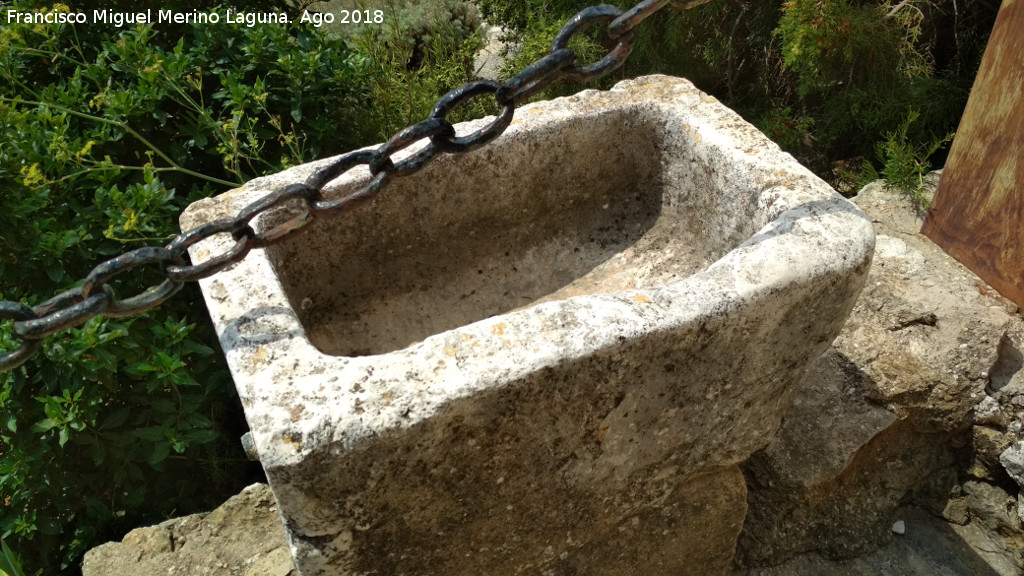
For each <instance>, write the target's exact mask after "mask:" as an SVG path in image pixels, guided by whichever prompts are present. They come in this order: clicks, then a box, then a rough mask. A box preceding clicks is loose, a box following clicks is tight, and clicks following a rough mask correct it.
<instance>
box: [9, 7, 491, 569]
mask: <svg viewBox="0 0 1024 576" xmlns="http://www.w3.org/2000/svg"><path fill="white" fill-rule="evenodd" d="M185 4H186V3H184V2H179V1H177V0H175V1H173V2H171V3H170V4H169V5H161V6H160V7H161V8H164V9H166V8H171V9H187V10H191V9H200V10H209V9H215V8H216V6H213V5H200V6H196V5H195V4H192V3H189V4H188V5H187V6H186V5H185ZM276 4H277V3H275V2H268V1H262V2H258V3H257V4H255V5H253V6H252V7H251V8H250V9H253V8H256V7H257V6H263V8H262V9H265V10H272V9H274V8H275V6H276ZM460 5H461V3H460ZM131 6H134V5H131ZM445 6H449V7H450V8H452V10H454V4H453V3H451V2H447V3H446V4H445ZM128 7H129V4H128V3H127V2H126V1H125V2H124V6H122V7H121V8H122V9H128ZM75 8H76V9H78V10H83V9H88V8H89V7H87V6H76V7H75ZM102 8H111V9H117V6H110V5H105V6H102ZM12 9H22V10H29V9H39V10H58V11H67V10H68V8H67V7H66V6H62V5H59V4H58V5H53V6H52V7H47V6H46V5H39V4H27V3H26V4H21V5H18V6H16V7H12ZM460 9H464V7H463V8H460ZM394 14H399V15H400V14H401V11H400V10H399V11H396V12H394ZM453 19H454V20H457V19H458V18H456V17H453V16H451V15H449V17H447V20H448V21H452V20H453ZM294 20H297V19H295V18H293V21H294ZM405 36H406V31H405V30H404V29H403V28H401V25H397V24H396V25H395V26H394V30H393V38H399V37H405ZM464 36H465V37H464V38H463V37H461V36H459V35H458V34H456V33H454V32H452V31H451V30H448V31H444V30H442V33H441V34H435V35H434V37H432V38H431V40H430V42H428V43H427V44H426V46H428V48H429V49H428V50H427V51H425V52H424V55H423V56H422V57H421V62H420V63H419V64H418V65H416V64H414V63H412V62H411V61H410V59H411V54H412V52H411V50H412V49H411V48H410V46H409V45H408V43H404V42H400V41H398V40H393V39H387V38H386V39H385V40H384V41H383V42H376V43H368V45H367V46H369V45H371V44H372V46H373V50H370V51H364V52H363V53H360V52H358V51H357V50H356V49H354V48H353V47H352V46H351V45H350V44H349V43H348V42H346V41H345V40H344V39H343V38H340V37H337V36H336V35H332V34H328V33H326V31H325V30H322V29H317V28H315V27H312V26H307V25H301V24H298V23H293V24H290V25H287V26H283V25H282V26H277V25H267V26H255V27H252V28H248V27H244V26H242V27H235V26H229V25H223V24H222V25H175V26H165V25H159V26H156V27H154V26H142V27H134V28H123V29H117V28H114V27H112V26H111V27H107V26H103V25H90V26H87V27H80V28H73V27H71V26H66V25H46V26H42V25H24V24H22V25H18V24H12V25H9V26H7V27H5V28H3V29H2V30H0V230H3V235H2V237H0V276H2V278H3V283H2V287H0V298H2V299H6V300H16V301H21V302H23V303H25V304H27V305H30V306H31V305H36V304H39V303H40V302H42V301H43V300H45V299H47V298H48V297H50V296H52V295H53V294H55V293H56V292H59V291H61V290H64V289H67V288H70V287H73V286H74V285H75V284H76V282H78V281H79V279H81V278H83V277H84V276H85V275H86V274H87V273H88V272H89V270H90V269H91V267H92V266H94V265H96V264H98V263H99V262H100V261H102V260H104V259H106V258H108V257H111V256H113V255H116V254H119V253H121V252H124V251H126V250H129V249H132V248H135V247H139V246H143V245H160V244H165V243H166V242H167V241H168V240H169V238H171V237H172V236H173V234H174V233H176V232H177V226H176V220H177V215H178V214H179V213H180V211H181V210H182V209H183V208H184V207H185V206H186V205H187V204H188V203H190V202H191V201H193V200H195V199H197V198H200V197H203V196H207V195H210V194H213V193H217V192H219V191H221V190H223V189H225V188H227V187H234V186H237V185H239V184H240V183H241V182H244V181H245V180H248V179H249V178H252V177H253V176H257V175H261V174H265V173H268V172H274V171H277V170H280V169H282V168H285V167H287V166H290V165H293V164H297V163H300V162H304V161H308V160H311V159H313V158H316V157H323V156H327V155H331V154H337V153H341V152H344V151H346V150H349V149H352V148H356V147H359V146H363V145H366V144H369V143H372V142H375V141H379V140H381V139H383V138H386V137H388V136H390V135H391V132H393V131H394V130H396V129H397V128H398V127H400V126H399V125H400V124H401V125H404V122H405V120H406V119H407V118H409V117H413V116H415V119H416V120H419V119H422V117H423V116H425V115H426V111H429V107H430V106H429V105H427V104H425V103H426V102H428V101H429V102H431V104H432V102H433V100H434V99H436V98H437V97H438V96H439V95H440V94H441V93H443V92H444V91H446V90H447V89H449V88H451V87H453V86H454V85H456V84H459V83H462V82H464V81H465V80H466V78H467V74H468V72H466V71H467V70H468V67H467V65H466V62H467V61H471V54H472V52H473V51H475V46H476V45H475V44H473V42H479V37H478V36H476V35H475V33H472V34H471V33H469V32H466V33H465V34H464ZM456 38H460V39H459V40H458V41H457V42H456V41H454V40H452V41H448V40H445V39H456ZM467 58H468V59H469V60H467ZM407 94H415V105H409V106H406V108H408V110H405V109H403V110H402V111H401V113H396V112H395V110H396V109H397V108H399V107H398V106H392V101H391V100H389V98H394V97H395V95H399V98H405V95H407ZM424 108H425V110H424ZM467 108H472V106H468V107H467ZM480 112H482V110H460V111H459V113H460V114H461V115H462V116H466V115H468V114H470V113H480ZM159 280H160V275H159V273H158V272H157V271H156V270H148V271H142V272H139V273H131V274H125V275H123V276H119V277H117V278H116V279H115V280H114V282H113V283H112V284H113V286H114V289H115V290H116V292H117V293H118V294H119V295H121V296H122V297H124V296H129V295H133V294H137V293H139V292H140V291H142V290H143V289H145V288H146V287H148V286H151V285H153V284H154V283H156V282H158V281H159ZM203 309H204V307H203V305H202V304H201V299H200V295H199V292H198V290H197V289H196V287H195V286H187V287H186V288H185V289H184V290H183V292H182V293H180V294H179V295H178V296H176V297H175V298H173V299H172V300H170V301H169V302H168V303H166V304H164V305H163V306H161V307H160V308H158V309H155V310H153V311H151V312H148V313H146V314H142V315H139V316H136V317H133V318H130V319H105V318H96V319H93V320H91V321H89V322H88V323H86V324H85V325H83V326H81V327H79V328H76V329H72V330H69V331H67V332H64V333H61V334H58V335H55V336H53V337H51V338H48V339H47V340H46V341H45V342H44V344H43V347H42V349H41V351H40V352H39V353H38V354H37V355H36V357H34V358H32V359H31V360H30V361H29V362H28V363H26V364H25V365H24V366H23V367H21V368H19V369H16V370H14V371H11V372H7V373H0V490H2V492H0V494H2V495H3V502H4V507H3V508H2V509H0V535H2V537H3V538H4V539H6V540H9V541H10V542H11V543H12V544H13V545H14V547H15V548H16V549H18V550H19V551H20V552H21V553H22V554H24V559H25V564H26V566H28V567H32V568H33V569H36V568H41V569H43V570H45V573H47V574H59V573H60V574H63V573H72V572H74V571H75V570H76V564H77V562H78V561H79V559H80V557H81V555H82V553H83V552H84V551H85V550H86V549H88V548H89V547H91V546H93V545H95V544H97V543H99V542H102V541H103V540H106V539H113V538H119V537H120V535H121V534H123V533H124V532H125V531H127V530H128V529H130V528H132V527H135V526H138V525H140V524H143V523H150V522H154V521H159V520H160V519H162V518H165V517H167V516H169V515H172V514H183V513H188V512H191V511H197V510H202V509H209V508H212V507H213V506H215V505H217V504H219V503H220V501H222V500H223V499H224V498H225V497H226V496H227V495H228V494H231V493H233V492H235V491H237V490H238V489H239V488H240V487H241V486H242V485H244V484H245V483H248V482H250V481H252V480H253V479H254V475H258V474H259V470H258V467H256V466H255V465H253V464H251V463H248V462H247V461H246V460H245V458H244V455H243V454H242V452H241V450H239V446H238V440H237V438H238V436H239V435H240V434H241V433H242V432H243V431H244V429H245V424H244V421H243V419H242V416H241V414H242V412H241V407H240V406H239V404H238V400H237V397H236V396H235V393H234V389H233V386H232V385H231V381H230V376H229V374H228V372H227V370H226V367H225V365H224V362H223V359H222V358H221V356H220V354H219V353H215V351H214V349H215V348H216V344H215V337H214V334H213V331H212V330H211V327H210V325H209V321H208V320H207V318H206V315H205V313H204V312H203ZM15 345H16V341H15V339H14V337H13V336H12V330H11V323H10V322H3V323H2V324H0V351H6V350H10V349H11V348H12V347H13V346H15Z"/></svg>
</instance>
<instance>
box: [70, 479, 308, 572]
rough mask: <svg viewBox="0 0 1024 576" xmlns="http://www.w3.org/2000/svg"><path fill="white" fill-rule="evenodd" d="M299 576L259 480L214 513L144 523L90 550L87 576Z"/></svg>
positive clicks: (269, 497)
mask: <svg viewBox="0 0 1024 576" xmlns="http://www.w3.org/2000/svg"><path fill="white" fill-rule="evenodd" d="M134 574H138V575H140V576H149V575H163V574H174V575H176V576H193V575H194V576H200V575H202V576H298V573H297V572H296V571H295V569H294V566H293V564H292V558H291V552H290V551H289V549H288V542H287V539H286V538H285V534H284V527H283V526H282V525H281V519H280V517H279V516H278V514H277V507H276V505H275V502H274V495H273V494H272V493H271V492H270V488H269V487H268V486H266V485H265V484H254V485H252V486H249V487H248V488H246V489H245V490H243V491H242V492H241V493H240V494H238V495H236V496H233V497H232V498H231V499H229V500H228V501H227V502H225V503H224V504H222V505H221V506H220V507H219V508H217V509H216V510H214V511H213V512H210V513H209V514H194V515H192V516H186V517H184V518H177V519H173V520H168V521H166V522H163V523H161V524H159V525H157V526H150V527H147V528H139V529H136V530H133V531H131V532H129V533H128V535H126V536H125V537H124V539H122V541H121V542H111V543H108V544H104V545H102V546H99V547H97V548H94V549H92V550H90V551H89V552H87V553H86V555H85V561H84V563H83V564H82V576H126V575H134Z"/></svg>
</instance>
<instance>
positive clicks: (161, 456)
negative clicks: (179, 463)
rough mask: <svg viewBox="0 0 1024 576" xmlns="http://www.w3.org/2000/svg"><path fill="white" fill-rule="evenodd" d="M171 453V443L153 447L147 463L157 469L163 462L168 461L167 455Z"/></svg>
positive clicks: (162, 443)
mask: <svg viewBox="0 0 1024 576" xmlns="http://www.w3.org/2000/svg"><path fill="white" fill-rule="evenodd" d="M170 453H171V445H170V443H168V442H161V443H158V444H156V445H154V446H153V451H152V452H150V453H149V457H147V458H146V461H147V462H149V465H150V466H152V467H154V468H157V467H158V466H159V464H160V463H161V462H163V461H164V460H166V459H167V455H168V454H170ZM157 469H159V468H157Z"/></svg>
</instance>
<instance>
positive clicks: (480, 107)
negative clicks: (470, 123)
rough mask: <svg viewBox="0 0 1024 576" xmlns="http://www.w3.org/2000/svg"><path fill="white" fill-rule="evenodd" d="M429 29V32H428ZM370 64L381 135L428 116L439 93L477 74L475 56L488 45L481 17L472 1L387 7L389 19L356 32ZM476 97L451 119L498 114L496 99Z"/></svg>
mask: <svg viewBox="0 0 1024 576" xmlns="http://www.w3.org/2000/svg"><path fill="white" fill-rule="evenodd" d="M427 31H429V33H426V32H427ZM351 42H352V44H353V46H355V48H356V50H357V51H358V52H359V54H361V55H362V56H363V57H364V58H366V62H367V64H368V66H369V69H368V71H367V73H366V78H367V82H368V93H367V97H368V99H369V101H370V102H372V106H371V107H369V109H368V110H367V112H369V119H370V121H371V123H372V124H373V125H374V126H375V127H376V128H377V132H376V134H375V139H376V140H386V139H387V138H388V137H390V136H391V135H392V134H394V133H396V132H398V131H399V130H401V129H402V128H404V127H405V126H408V125H410V124H413V123H416V122H418V121H420V120H423V119H424V118H426V117H427V116H428V115H429V114H430V111H431V109H432V108H433V106H434V104H435V103H436V101H437V99H438V97H439V96H440V95H442V94H444V93H445V92H448V91H449V90H452V89H453V88H456V87H458V86H461V85H462V84H465V83H466V82H469V81H471V80H474V79H475V77H474V70H473V59H474V57H475V55H476V53H477V52H478V51H479V49H480V48H481V47H482V46H483V43H484V37H483V31H482V30H481V28H480V21H479V17H478V16H477V15H476V12H475V10H473V9H472V7H471V6H467V5H464V3H458V2H453V1H452V0H444V2H443V3H441V4H430V3H426V4H422V5H413V6H410V7H407V8H403V7H402V6H401V5H398V4H392V5H390V8H389V9H387V10H385V21H384V25H383V26H380V27H364V28H363V29H362V30H360V31H359V33H358V34H357V35H355V36H353V37H352V38H351ZM487 102H488V101H487V99H483V98H475V99H473V100H471V101H470V102H469V103H467V104H465V105H463V106H460V107H459V108H458V109H456V110H454V111H453V114H451V115H449V117H448V120H449V122H453V123H454V122H457V121H462V120H467V119H471V118H479V117H482V116H485V115H487V114H495V113H496V112H497V106H496V104H494V103H493V101H492V102H491V103H490V104H488V103H487Z"/></svg>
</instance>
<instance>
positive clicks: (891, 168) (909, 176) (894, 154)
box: [875, 110, 953, 210]
mask: <svg viewBox="0 0 1024 576" xmlns="http://www.w3.org/2000/svg"><path fill="white" fill-rule="evenodd" d="M917 119H918V114H917V112H915V111H913V110H911V111H910V113H909V114H908V115H907V118H906V119H905V120H904V121H903V122H902V123H900V125H899V127H898V128H896V130H893V131H891V132H887V133H886V135H885V140H883V141H881V142H879V143H878V144H877V145H876V147H875V152H876V155H877V156H878V159H879V160H880V161H881V162H882V163H883V165H884V168H882V176H884V177H885V180H886V183H887V184H888V185H889V186H892V187H894V188H897V189H899V190H901V191H902V192H904V193H905V194H907V195H908V196H910V198H911V199H912V200H913V201H914V203H915V204H916V205H917V206H918V208H920V209H922V210H924V209H926V208H928V198H927V197H926V196H925V195H924V177H925V175H927V174H928V172H929V171H930V170H931V168H932V165H931V163H930V162H929V161H928V159H929V158H930V157H931V156H932V155H933V154H935V152H937V151H938V150H939V149H940V148H942V147H943V146H945V145H946V144H947V143H949V142H950V141H952V140H953V133H952V132H950V133H948V134H946V135H945V136H944V137H942V138H934V139H932V141H931V142H929V143H927V144H915V143H913V142H910V141H909V140H908V138H907V133H908V132H909V130H910V125H911V124H913V123H914V121H916V120H917Z"/></svg>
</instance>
